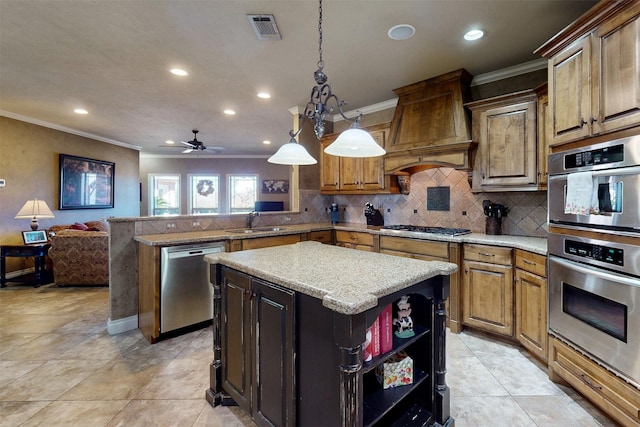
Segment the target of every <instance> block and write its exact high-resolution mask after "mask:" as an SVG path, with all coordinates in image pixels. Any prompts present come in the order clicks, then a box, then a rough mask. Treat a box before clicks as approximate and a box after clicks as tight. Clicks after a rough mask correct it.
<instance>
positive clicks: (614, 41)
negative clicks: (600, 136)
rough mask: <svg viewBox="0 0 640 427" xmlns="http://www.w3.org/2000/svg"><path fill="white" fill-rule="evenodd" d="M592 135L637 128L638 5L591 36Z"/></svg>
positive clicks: (639, 96)
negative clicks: (630, 127) (631, 127)
mask: <svg viewBox="0 0 640 427" xmlns="http://www.w3.org/2000/svg"><path fill="white" fill-rule="evenodd" d="M592 79H593V82H592V83H593V93H592V96H593V107H592V110H593V116H594V117H593V119H594V122H593V133H594V134H597V133H602V132H611V131H613V130H617V129H622V128H625V127H629V126H635V125H639V124H640V3H636V4H635V5H634V6H632V7H631V8H630V10H628V11H627V12H624V13H621V14H619V15H618V16H616V17H613V18H612V19H609V20H607V21H606V22H604V23H603V24H602V25H601V26H600V27H598V28H597V29H596V30H595V32H594V33H593V68H592Z"/></svg>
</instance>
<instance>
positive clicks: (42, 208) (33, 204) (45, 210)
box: [15, 199, 55, 230]
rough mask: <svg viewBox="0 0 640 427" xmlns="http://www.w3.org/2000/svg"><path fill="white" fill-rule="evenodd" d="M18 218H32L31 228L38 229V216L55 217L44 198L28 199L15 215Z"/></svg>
mask: <svg viewBox="0 0 640 427" xmlns="http://www.w3.org/2000/svg"><path fill="white" fill-rule="evenodd" d="M15 218H16V219H30V220H31V229H32V230H37V229H38V218H55V216H53V212H51V209H49V206H47V202H45V201H44V200H38V199H33V200H27V202H26V203H25V204H24V206H23V207H22V209H20V210H19V211H18V213H17V214H16V216H15Z"/></svg>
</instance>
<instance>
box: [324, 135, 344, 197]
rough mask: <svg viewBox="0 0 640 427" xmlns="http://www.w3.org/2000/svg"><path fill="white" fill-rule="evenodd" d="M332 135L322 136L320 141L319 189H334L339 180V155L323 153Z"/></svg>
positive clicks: (331, 140) (336, 187)
mask: <svg viewBox="0 0 640 427" xmlns="http://www.w3.org/2000/svg"><path fill="white" fill-rule="evenodd" d="M333 140H334V137H331V138H323V139H322V141H321V142H320V146H321V151H320V191H336V190H338V185H339V181H340V157H337V156H330V155H328V154H325V152H324V149H325V148H327V147H328V146H329V144H331V143H332V142H333Z"/></svg>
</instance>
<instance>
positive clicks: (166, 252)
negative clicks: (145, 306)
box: [160, 242, 225, 333]
mask: <svg viewBox="0 0 640 427" xmlns="http://www.w3.org/2000/svg"><path fill="white" fill-rule="evenodd" d="M224 248H225V244H224V242H215V243H203V244H198V245H183V246H170V247H166V248H162V249H161V258H160V333H166V332H169V331H174V330H176V329H180V328H184V327H186V326H191V325H195V324H197V323H200V322H206V321H208V320H211V319H212V318H213V288H212V287H211V285H210V284H209V279H208V275H207V268H208V265H207V263H206V262H204V259H203V258H204V256H205V255H207V254H213V253H218V252H224Z"/></svg>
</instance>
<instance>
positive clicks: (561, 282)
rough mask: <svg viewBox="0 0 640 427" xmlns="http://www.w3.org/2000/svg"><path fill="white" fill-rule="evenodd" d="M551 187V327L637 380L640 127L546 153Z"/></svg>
mask: <svg viewBox="0 0 640 427" xmlns="http://www.w3.org/2000/svg"><path fill="white" fill-rule="evenodd" d="M548 191H549V192H548V207H549V226H550V229H549V231H550V235H549V329H550V331H551V333H553V334H554V335H556V336H558V337H560V338H562V339H564V340H566V341H568V342H569V343H571V344H572V345H574V346H575V347H577V348H579V349H580V350H582V351H583V352H585V353H586V354H588V355H590V356H591V357H592V358H595V359H596V360H598V361H599V362H600V363H601V364H602V365H604V366H606V367H608V368H609V369H610V370H611V371H613V372H615V373H616V374H617V375H619V376H621V377H622V378H624V379H626V380H627V381H629V382H631V383H634V384H635V385H636V386H640V135H638V136H635V137H631V138H625V139H619V140H615V141H610V142H606V143H599V144H594V145H591V146H587V147H581V148H577V149H572V150H568V151H562V152H559V153H555V154H552V155H550V156H549V190H548ZM569 200H571V202H569ZM576 200H582V203H583V204H584V205H585V206H586V207H587V208H588V209H585V210H580V209H577V210H576V209H575V207H576V206H575V204H572V203H574V202H575V201H576Z"/></svg>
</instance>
